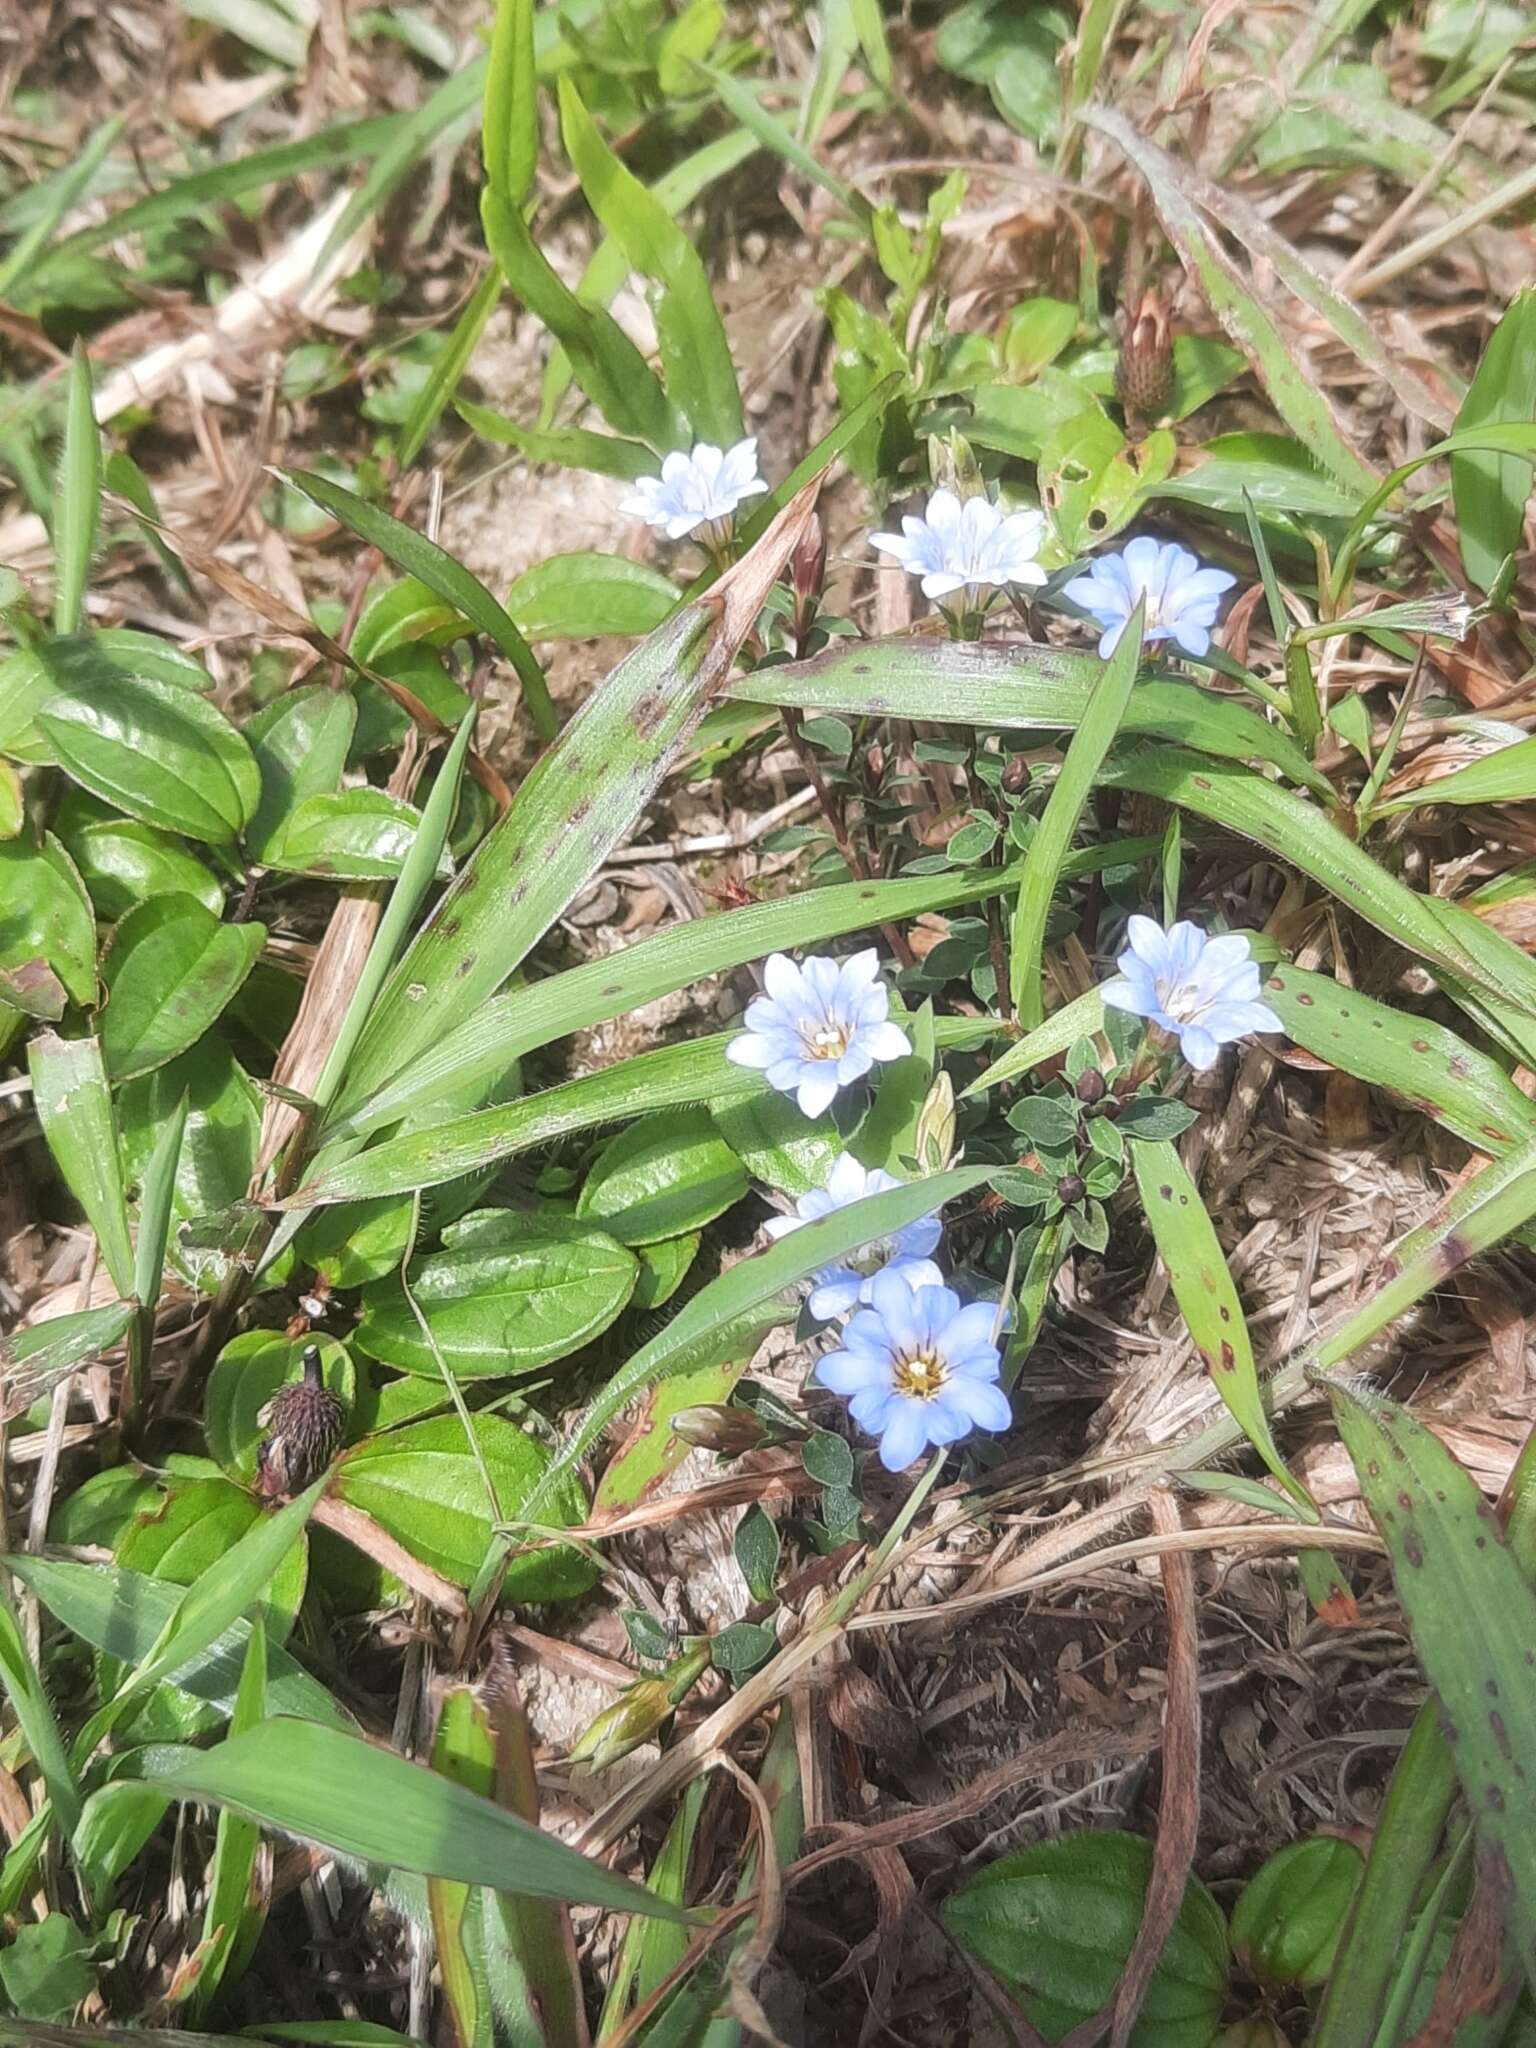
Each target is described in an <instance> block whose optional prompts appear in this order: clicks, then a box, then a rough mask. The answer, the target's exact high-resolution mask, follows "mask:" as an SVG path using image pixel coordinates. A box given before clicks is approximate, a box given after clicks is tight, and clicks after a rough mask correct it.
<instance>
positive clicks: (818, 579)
mask: <svg viewBox="0 0 1536 2048" xmlns="http://www.w3.org/2000/svg"><path fill="white" fill-rule="evenodd" d="M789 573H790V580H791V583H792V585H793V587H794V593H795V605H796V608H797V609H798V610H801V611H806V610H809V609H810V607H812V606H813V605H814V604H815V603H816V600H817V599H818V598H819V597H820V596H821V586H822V583H823V581H824V580H825V577H826V573H827V534H826V529H825V527H824V526H823V525H822V523H821V521H820V519H819V518H818V517H817V516H816V514H815V513H814V512H813V513H812V514H811V518H810V521H809V523H808V524H807V526H806V529H805V532H804V533H803V534H802V535H801V536H800V540H799V543H798V545H797V546H796V548H795V552H794V554H793V555H792V556H791V557H790V570H789Z"/></svg>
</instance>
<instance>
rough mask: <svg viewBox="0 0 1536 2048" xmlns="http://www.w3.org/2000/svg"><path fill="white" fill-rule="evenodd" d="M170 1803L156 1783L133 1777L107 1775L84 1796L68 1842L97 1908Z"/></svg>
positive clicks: (132, 1859) (110, 1893) (146, 1839)
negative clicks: (87, 1796)
mask: <svg viewBox="0 0 1536 2048" xmlns="http://www.w3.org/2000/svg"><path fill="white" fill-rule="evenodd" d="M170 1803H171V1802H170V1800H169V1799H168V1798H167V1796H166V1795H165V1793H163V1792H161V1791H160V1790H159V1789H158V1788H157V1787H156V1786H154V1785H153V1784H146V1783H145V1782H144V1781H143V1779H141V1778H134V1777H122V1778H113V1779H110V1780H109V1781H108V1782H107V1783H106V1784H105V1785H100V1786H98V1787H97V1789H96V1790H95V1791H94V1792H93V1793H92V1794H91V1795H90V1797H89V1798H88V1799H87V1800H86V1802H85V1806H84V1809H83V1811H82V1813H81V1815H80V1819H79V1821H78V1822H77V1823H76V1825H75V1829H74V1832H73V1836H72V1838H71V1842H70V1846H71V1848H72V1849H73V1851H74V1856H75V1863H76V1866H77V1868H78V1869H79V1872H80V1878H81V1882H82V1884H83V1885H84V1886H85V1888H86V1891H87V1893H88V1894H89V1895H93V1896H94V1897H95V1899H96V1900H97V1902H98V1910H99V1909H100V1905H101V1902H103V1901H105V1900H107V1899H110V1897H111V1895H112V1893H113V1891H114V1889H115V1888H116V1885H117V1882H118V1879H119V1878H120V1877H122V1875H123V1874H124V1872H125V1871H126V1870H127V1869H128V1868H129V1866H130V1865H131V1864H132V1863H133V1861H134V1859H135V1858H136V1857H137V1856H138V1855H139V1854H140V1853H141V1852H142V1851H143V1849H144V1847H145V1845H146V1843H147V1842H148V1841H149V1838H150V1836H151V1835H152V1834H153V1833H154V1832H155V1829H156V1828H157V1827H159V1825H160V1823H161V1821H162V1820H164V1818H165V1810H166V1808H167V1807H168V1806H169V1805H170Z"/></svg>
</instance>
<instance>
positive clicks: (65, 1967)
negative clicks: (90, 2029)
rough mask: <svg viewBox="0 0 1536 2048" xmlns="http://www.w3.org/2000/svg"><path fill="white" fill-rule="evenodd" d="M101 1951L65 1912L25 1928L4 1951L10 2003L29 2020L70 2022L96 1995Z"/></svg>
mask: <svg viewBox="0 0 1536 2048" xmlns="http://www.w3.org/2000/svg"><path fill="white" fill-rule="evenodd" d="M96 1951H97V1943H96V1942H95V1941H94V1940H93V1939H92V1937H91V1935H89V1934H88V1933H87V1932H86V1931H85V1929H84V1928H82V1927H77V1926H76V1925H75V1923H74V1921H73V1920H71V1919H70V1918H69V1917H68V1916H67V1915H66V1914H64V1913H49V1914H47V1915H46V1916H45V1917H44V1918H43V1919H42V1920H37V1921H30V1922H27V1923H24V1924H23V1925H22V1926H21V1927H19V1928H17V1930H16V1932H15V1933H14V1934H13V1935H12V1937H11V1940H10V1942H9V1944H8V1945H7V1946H6V1947H5V1948H4V1949H0V1985H3V1986H4V1987H5V1997H6V2002H7V2004H9V2005H10V2007H11V2008H12V2010H13V2011H15V2012H18V2013H22V2014H24V2015H25V2016H26V2017H27V2018H28V2019H30V2020H67V2019H68V2018H69V2017H70V2015H71V2014H72V2013H73V2012H74V2011H75V2009H76V2007H77V2006H80V2005H82V2004H83V2003H84V2002H85V2000H86V1999H88V1998H91V1997H93V1996H94V1995H95V1994H96V1990H97V1985H96V1971H95V1968H94V1966H93V1962H92V1958H93V1957H94V1956H95V1954H96ZM29 2031H31V2030H29ZM34 2038H36V2036H35V2034H34Z"/></svg>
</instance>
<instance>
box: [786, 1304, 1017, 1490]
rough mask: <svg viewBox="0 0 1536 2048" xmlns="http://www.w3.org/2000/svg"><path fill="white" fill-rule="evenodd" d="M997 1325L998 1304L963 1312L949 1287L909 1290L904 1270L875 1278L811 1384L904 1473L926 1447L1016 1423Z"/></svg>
mask: <svg viewBox="0 0 1536 2048" xmlns="http://www.w3.org/2000/svg"><path fill="white" fill-rule="evenodd" d="M996 1324H997V1305H996V1303H995V1302H990V1301H973V1302H972V1303H971V1304H970V1305H969V1307H967V1308H962V1307H961V1306H960V1297H959V1295H958V1294H956V1293H955V1291H954V1289H953V1288H952V1287H919V1288H916V1289H913V1288H911V1287H909V1286H908V1285H907V1282H906V1281H905V1280H904V1279H903V1277H902V1276H901V1274H900V1273H893V1272H890V1271H886V1272H884V1273H877V1274H876V1275H875V1277H874V1282H873V1285H872V1286H871V1289H870V1306H869V1307H868V1308H861V1309H860V1310H859V1312H858V1314H857V1315H856V1316H854V1317H853V1318H852V1320H851V1321H850V1322H849V1324H848V1327H847V1329H846V1330H845V1331H844V1332H843V1345H842V1349H841V1350H839V1351H829V1352H828V1353H827V1354H826V1356H825V1357H824V1358H819V1359H818V1360H817V1361H816V1369H815V1371H814V1373H813V1374H812V1378H813V1379H815V1380H816V1381H818V1382H819V1384H820V1385H822V1386H824V1387H830V1388H831V1390H832V1392H833V1393H834V1394H844V1395H846V1396H847V1397H848V1409H849V1413H850V1414H851V1415H852V1416H853V1419H854V1421H855V1422H856V1423H857V1424H858V1425H859V1427H860V1429H862V1430H864V1431H866V1432H867V1434H868V1435H870V1436H877V1437H879V1439H880V1462H881V1464H882V1465H883V1466H884V1467H885V1469H886V1471H887V1472H904V1471H905V1470H906V1468H907V1466H908V1465H910V1464H911V1463H912V1461H913V1459H914V1458H919V1457H921V1456H922V1454H923V1452H924V1451H925V1450H926V1449H927V1447H928V1445H929V1444H953V1443H958V1442H959V1440H960V1438H961V1437H963V1436H969V1434H970V1433H971V1431H972V1430H973V1429H1006V1428H1007V1427H1008V1425H1009V1423H1010V1422H1012V1420H1013V1411H1012V1409H1011V1408H1010V1406H1009V1403H1008V1396H1007V1395H1006V1394H1005V1393H1004V1392H1003V1389H1002V1388H1001V1387H1000V1386H999V1385H998V1375H999V1373H1000V1372H1001V1370H1002V1361H1001V1358H1000V1356H999V1353H998V1348H997V1340H996V1337H995V1335H994V1330H995V1327H996Z"/></svg>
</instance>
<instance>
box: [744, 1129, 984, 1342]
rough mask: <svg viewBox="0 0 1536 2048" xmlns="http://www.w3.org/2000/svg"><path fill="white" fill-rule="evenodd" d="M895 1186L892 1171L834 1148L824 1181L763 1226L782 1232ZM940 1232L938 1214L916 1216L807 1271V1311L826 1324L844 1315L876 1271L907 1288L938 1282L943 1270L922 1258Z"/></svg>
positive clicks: (866, 1294)
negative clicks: (844, 1260) (837, 1261)
mask: <svg viewBox="0 0 1536 2048" xmlns="http://www.w3.org/2000/svg"><path fill="white" fill-rule="evenodd" d="M900 1186H901V1182H900V1181H899V1180H897V1179H896V1177H895V1175H894V1174H889V1173H886V1172H884V1171H883V1170H882V1169H881V1168H880V1167H878V1166H877V1167H874V1168H873V1169H866V1168H865V1167H863V1166H861V1165H860V1164H859V1162H858V1160H857V1159H855V1158H854V1157H853V1156H852V1154H851V1153H848V1152H840V1153H839V1154H838V1156H837V1158H836V1159H835V1160H834V1161H833V1162H832V1171H831V1172H830V1173H829V1174H828V1175H827V1184H826V1186H825V1187H823V1188H812V1189H811V1191H810V1193H809V1194H807V1195H802V1196H801V1197H800V1199H799V1201H798V1202H796V1204H795V1213H794V1215H793V1216H775V1217H773V1218H772V1220H771V1221H770V1222H769V1224H768V1225H767V1230H768V1235H769V1236H770V1237H784V1236H787V1235H788V1233H789V1232H790V1231H792V1230H798V1229H799V1228H800V1226H801V1224H802V1223H815V1222H816V1221H818V1220H819V1219H820V1218H821V1217H823V1216H830V1215H831V1214H832V1212H833V1211H834V1210H835V1209H846V1208H847V1207H848V1205H849V1203H850V1202H862V1201H863V1199H864V1197H865V1196H866V1195H886V1194H889V1193H890V1191H891V1189H892V1188H899V1187H900ZM940 1235H941V1227H940V1224H939V1219H938V1217H937V1216H922V1217H919V1218H918V1220H917V1222H916V1223H909V1224H908V1225H907V1226H906V1228H905V1229H904V1230H898V1231H897V1233H896V1235H895V1236H894V1237H882V1238H877V1239H876V1240H875V1242H874V1243H873V1244H869V1245H866V1246H865V1247H864V1249H863V1251H861V1252H860V1253H859V1254H858V1256H857V1257H856V1258H854V1259H852V1260H850V1262H849V1263H848V1264H847V1265H846V1266H823V1267H822V1268H821V1270H820V1271H819V1272H818V1273H816V1274H814V1275H813V1276H812V1277H813V1279H814V1281H815V1285H814V1287H813V1288H812V1289H811V1294H810V1300H809V1304H808V1305H809V1307H810V1311H811V1314H812V1315H813V1316H815V1317H816V1318H817V1319H818V1320H819V1321H821V1322H824V1323H826V1322H830V1321H831V1320H832V1318H833V1317H834V1316H842V1315H846V1314H847V1313H848V1311H849V1309H851V1308H857V1307H858V1305H859V1303H860V1302H861V1301H862V1302H866V1303H867V1302H868V1301H869V1299H870V1292H869V1290H870V1286H871V1283H872V1281H873V1279H874V1276H875V1274H876V1273H879V1272H886V1273H900V1274H901V1276H902V1278H903V1279H904V1280H905V1281H906V1283H907V1285H908V1286H909V1287H911V1288H918V1287H941V1286H942V1285H943V1283H944V1275H943V1274H942V1273H941V1272H940V1271H939V1269H938V1267H937V1266H936V1265H935V1264H934V1263H933V1261H932V1259H930V1258H929V1257H928V1254H929V1252H931V1251H932V1250H933V1248H934V1246H935V1245H936V1244H937V1243H938V1241H939V1238H940Z"/></svg>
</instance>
